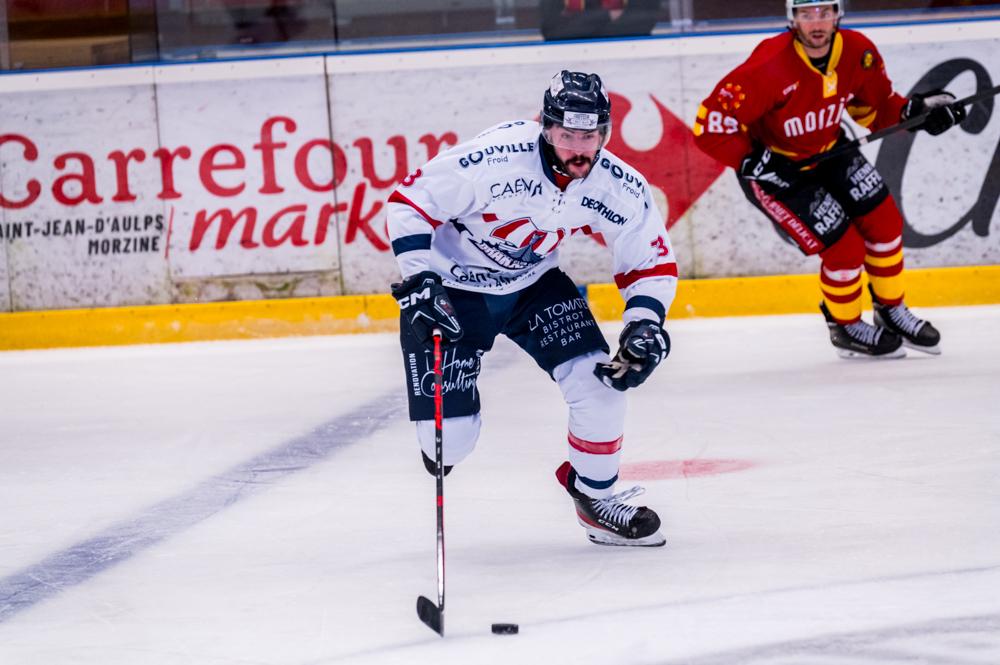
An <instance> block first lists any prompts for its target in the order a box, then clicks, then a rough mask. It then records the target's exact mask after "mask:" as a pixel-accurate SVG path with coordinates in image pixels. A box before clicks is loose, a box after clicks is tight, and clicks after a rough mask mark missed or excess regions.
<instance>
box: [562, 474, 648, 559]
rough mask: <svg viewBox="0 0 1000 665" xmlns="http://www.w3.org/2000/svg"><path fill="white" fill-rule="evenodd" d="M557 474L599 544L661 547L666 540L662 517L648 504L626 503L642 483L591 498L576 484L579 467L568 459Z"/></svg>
mask: <svg viewBox="0 0 1000 665" xmlns="http://www.w3.org/2000/svg"><path fill="white" fill-rule="evenodd" d="M556 478H557V479H558V480H559V482H560V484H562V486H563V487H565V488H566V491H567V492H569V495H570V496H571V497H573V502H574V503H575V504H576V518H577V520H578V521H579V522H580V524H581V525H582V526H583V528H584V529H586V530H587V538H589V539H590V542H592V543H596V544H598V545H625V546H630V547H660V546H661V545H664V544H666V542H667V540H666V538H664V537H663V534H661V533H660V531H659V529H660V518H659V516H657V514H656V513H655V512H653V511H652V510H650V509H649V508H646V507H645V506H629V505H627V504H625V503H623V502H624V501H625V500H626V499H630V498H632V497H634V496H637V495H639V494H641V493H642V492H643V489H642V488H641V487H633V488H632V489H630V490H625V491H624V492H619V493H618V494H615V495H613V496H609V497H608V498H606V499H592V498H590V497H589V496H587V495H586V494H584V493H583V492H581V491H580V490H578V489H577V488H576V470H575V469H573V467H572V465H570V463H569V462H563V463H562V466H560V467H559V468H558V469H556Z"/></svg>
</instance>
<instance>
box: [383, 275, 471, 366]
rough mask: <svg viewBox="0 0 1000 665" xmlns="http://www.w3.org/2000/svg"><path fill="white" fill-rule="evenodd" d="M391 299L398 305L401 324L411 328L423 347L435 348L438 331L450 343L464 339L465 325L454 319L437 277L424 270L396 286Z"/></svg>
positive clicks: (453, 313) (448, 301) (450, 305)
mask: <svg viewBox="0 0 1000 665" xmlns="http://www.w3.org/2000/svg"><path fill="white" fill-rule="evenodd" d="M392 297H393V298H395V299H396V302H398V303H399V311H400V313H401V314H402V319H401V321H402V324H404V325H409V326H410V330H412V331H413V335H414V337H416V338H417V340H419V341H420V343H421V344H423V345H424V346H426V347H428V348H433V346H434V342H433V339H432V337H433V333H434V329H435V328H439V329H440V330H441V334H442V336H443V337H444V339H445V340H447V341H449V342H456V341H458V340H459V339H461V338H462V324H460V323H459V322H458V319H457V318H456V317H455V308H454V307H452V304H451V300H449V299H448V292H447V291H445V290H444V287H443V286H441V277H439V276H438V275H437V273H434V272H431V271H430V270H425V271H423V272H420V273H417V274H416V275H410V276H409V277H407V278H406V279H404V280H403V281H402V282H399V283H397V284H393V285H392Z"/></svg>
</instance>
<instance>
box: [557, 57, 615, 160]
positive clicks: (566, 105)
mask: <svg viewBox="0 0 1000 665" xmlns="http://www.w3.org/2000/svg"><path fill="white" fill-rule="evenodd" d="M610 134H611V99H610V98H609V97H608V95H607V92H606V91H605V90H604V84H603V83H602V82H601V77H600V76H598V75H597V74H584V73H582V72H570V71H566V70H563V71H562V72H560V73H558V74H556V75H555V76H553V77H552V82H551V83H550V84H549V88H548V90H546V91H545V97H544V100H543V102H542V135H543V136H544V137H545V140H546V141H548V142H549V143H550V144H551V145H553V146H556V147H559V148H565V149H569V150H573V151H578V152H590V151H596V150H600V149H601V148H602V147H604V144H605V143H607V140H608V137H609V136H610Z"/></svg>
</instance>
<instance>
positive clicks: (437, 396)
mask: <svg viewBox="0 0 1000 665" xmlns="http://www.w3.org/2000/svg"><path fill="white" fill-rule="evenodd" d="M433 335H434V478H435V480H436V481H437V582H438V602H437V605H435V604H434V603H433V602H431V600H430V599H429V598H426V597H425V596H418V597H417V616H418V617H420V620H421V621H423V622H424V623H425V624H427V626H428V627H429V628H430V629H431V630H433V631H434V632H436V633H437V634H438V635H440V636H441V637H444V452H443V441H444V437H443V435H442V424H441V420H442V413H443V411H444V406H443V404H444V403H443V400H442V398H441V393H442V392H443V388H442V382H443V376H442V370H441V330H440V329H439V328H435V329H434V333H433Z"/></svg>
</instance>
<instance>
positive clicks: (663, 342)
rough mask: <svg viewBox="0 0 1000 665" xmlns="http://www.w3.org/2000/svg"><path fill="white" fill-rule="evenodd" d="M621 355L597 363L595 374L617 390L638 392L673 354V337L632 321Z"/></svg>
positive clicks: (620, 341)
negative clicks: (658, 367) (671, 351)
mask: <svg viewBox="0 0 1000 665" xmlns="http://www.w3.org/2000/svg"><path fill="white" fill-rule="evenodd" d="M618 344H619V348H618V353H616V354H615V357H614V358H612V359H611V362H609V363H597V366H596V367H595V368H594V374H595V375H596V376H597V378H599V379H600V380H601V381H603V382H604V385H606V386H608V387H609V388H614V389H615V390H628V389H629V388H635V387H636V386H638V385H639V384H641V383H642V382H643V381H645V380H646V379H648V378H649V375H650V374H652V373H653V370H654V369H656V367H657V365H659V364H660V362H661V361H662V360H663V359H664V358H666V357H667V354H668V353H670V335H668V334H667V331H666V330H664V329H663V327H662V326H660V325H658V324H657V323H655V322H653V321H630V322H629V323H628V325H626V326H625V329H624V330H622V334H621V336H620V337H619V338H618Z"/></svg>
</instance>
